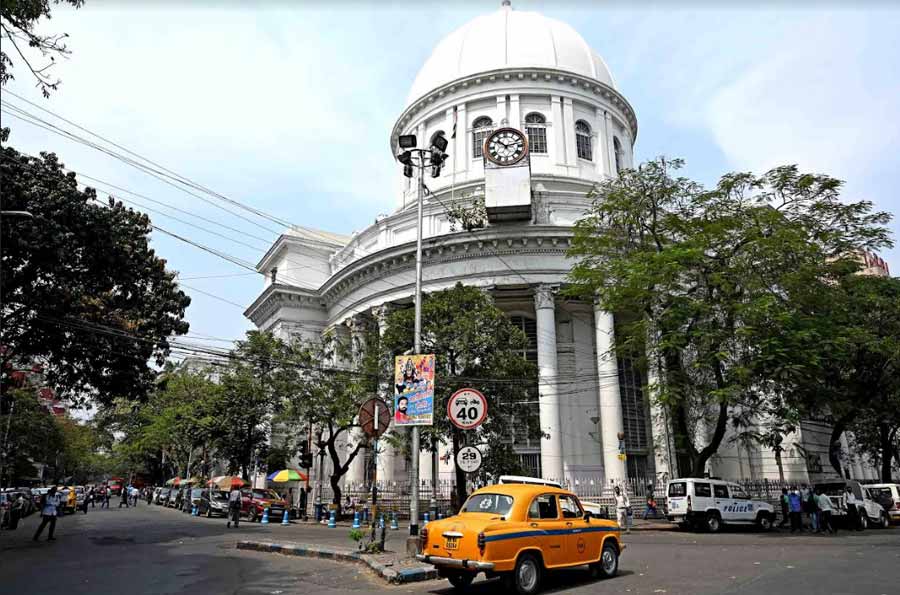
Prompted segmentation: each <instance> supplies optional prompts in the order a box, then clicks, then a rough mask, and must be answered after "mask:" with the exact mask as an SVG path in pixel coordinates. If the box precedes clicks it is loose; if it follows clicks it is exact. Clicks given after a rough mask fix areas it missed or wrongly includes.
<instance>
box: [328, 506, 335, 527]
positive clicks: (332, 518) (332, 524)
mask: <svg viewBox="0 0 900 595" xmlns="http://www.w3.org/2000/svg"><path fill="white" fill-rule="evenodd" d="M335 515H336V513H335V511H333V510H332V511H331V514H330V515H329V516H328V528H329V529H334V528H336V527H337V519H336V518H335Z"/></svg>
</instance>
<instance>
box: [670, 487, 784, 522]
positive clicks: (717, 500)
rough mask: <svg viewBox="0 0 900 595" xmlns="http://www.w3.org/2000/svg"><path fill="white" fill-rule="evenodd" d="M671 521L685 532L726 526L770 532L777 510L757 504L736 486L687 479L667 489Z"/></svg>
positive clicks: (761, 502)
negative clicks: (688, 529) (755, 526)
mask: <svg viewBox="0 0 900 595" xmlns="http://www.w3.org/2000/svg"><path fill="white" fill-rule="evenodd" d="M666 495H667V499H666V505H667V512H666V516H667V518H668V519H669V520H670V521H672V522H673V523H678V524H679V525H680V526H681V527H682V528H694V529H701V528H702V529H706V530H708V531H710V532H711V533H715V532H717V531H719V530H720V529H721V528H722V526H723V525H728V524H734V525H752V524H756V525H757V526H758V527H759V528H760V529H763V530H765V531H768V530H769V529H771V528H772V525H774V524H775V508H774V507H773V506H772V505H771V504H769V503H768V502H763V501H762V500H753V499H751V498H750V496H749V495H748V494H747V493H746V492H745V491H744V489H743V488H742V487H741V486H739V485H737V484H736V483H731V482H728V481H723V480H721V479H705V478H696V477H685V478H682V479H673V480H670V481H669V483H668V485H667V486H666Z"/></svg>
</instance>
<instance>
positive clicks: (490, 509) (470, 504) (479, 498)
mask: <svg viewBox="0 0 900 595" xmlns="http://www.w3.org/2000/svg"><path fill="white" fill-rule="evenodd" d="M512 505H513V498H512V496H507V495H505V494H475V495H474V496H472V497H471V498H469V499H468V500H466V505H465V506H463V508H462V512H486V513H488V514H499V515H504V514H506V513H508V512H509V509H510V508H512Z"/></svg>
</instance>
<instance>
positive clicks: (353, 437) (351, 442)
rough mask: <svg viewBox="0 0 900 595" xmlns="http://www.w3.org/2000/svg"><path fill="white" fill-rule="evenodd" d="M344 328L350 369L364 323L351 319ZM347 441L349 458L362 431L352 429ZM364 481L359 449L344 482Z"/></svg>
mask: <svg viewBox="0 0 900 595" xmlns="http://www.w3.org/2000/svg"><path fill="white" fill-rule="evenodd" d="M344 325H345V327H346V328H347V329H348V330H349V336H350V353H351V362H350V366H351V367H356V366H357V364H358V362H359V356H360V349H361V348H362V345H363V342H364V341H365V336H364V334H363V333H364V322H363V321H362V320H361V319H360V318H359V317H353V318H350V319H348V320H347V321H346V322H345V323H344ZM349 434H350V435H349V437H348V439H347V447H348V449H347V455H348V456H349V454H350V450H351V449H352V448H355V447H356V445H357V444H359V442H360V441H361V440H364V439H365V436H364V434H363V431H362V429H360V428H353V429H352V430H351V431H350V433H349ZM365 479H366V449H365V448H360V449H359V452H358V453H356V457H355V458H354V459H353V461H352V462H351V463H350V467H349V469H347V478H346V481H349V482H352V483H354V484H357V485H359V484H361V483H363V482H364V481H365Z"/></svg>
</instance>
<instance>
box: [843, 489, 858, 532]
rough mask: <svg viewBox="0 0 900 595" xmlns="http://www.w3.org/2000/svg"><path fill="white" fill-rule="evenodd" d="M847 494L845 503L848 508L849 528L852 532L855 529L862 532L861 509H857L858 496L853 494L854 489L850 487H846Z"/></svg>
mask: <svg viewBox="0 0 900 595" xmlns="http://www.w3.org/2000/svg"><path fill="white" fill-rule="evenodd" d="M846 493H847V495H846V497H845V498H844V503H845V505H846V507H847V528H848V529H850V530H851V531H852V530H854V529H856V530H857V531H862V526H861V523H860V522H859V509H858V508H857V507H856V503H857V499H856V494H854V493H853V489H852V488H851V487H850V486H847V487H846Z"/></svg>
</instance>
